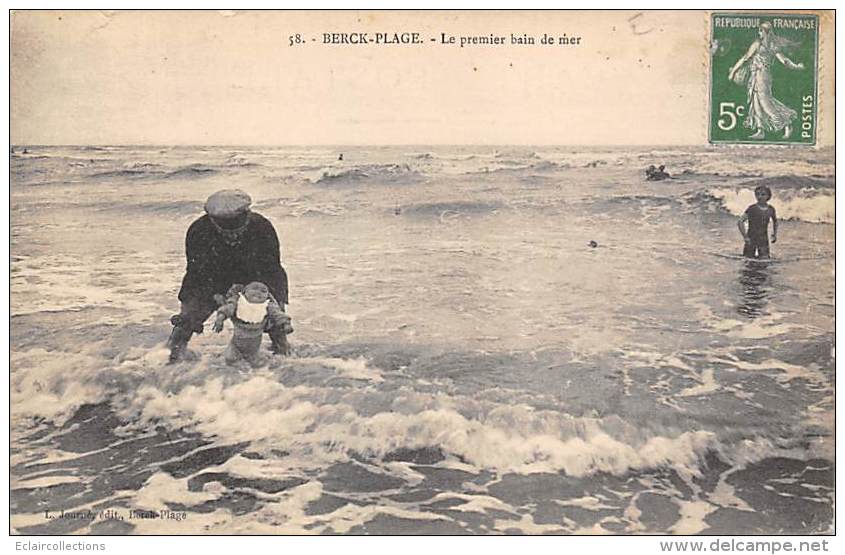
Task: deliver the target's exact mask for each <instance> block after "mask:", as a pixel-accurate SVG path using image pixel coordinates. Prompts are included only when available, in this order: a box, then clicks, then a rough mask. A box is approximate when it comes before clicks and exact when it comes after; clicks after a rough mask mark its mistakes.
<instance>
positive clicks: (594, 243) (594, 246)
mask: <svg viewBox="0 0 845 555" xmlns="http://www.w3.org/2000/svg"><path fill="white" fill-rule="evenodd" d="M587 244H588V245H590V247H591V248H596V247H598V246H599V244H598V243H596V242H595V241H590V242H589V243H587Z"/></svg>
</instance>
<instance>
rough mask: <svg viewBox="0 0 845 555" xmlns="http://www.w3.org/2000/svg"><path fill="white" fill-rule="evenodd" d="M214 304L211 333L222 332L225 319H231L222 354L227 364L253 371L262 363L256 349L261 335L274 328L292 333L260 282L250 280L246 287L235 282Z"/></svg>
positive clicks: (260, 354) (286, 319) (278, 307)
mask: <svg viewBox="0 0 845 555" xmlns="http://www.w3.org/2000/svg"><path fill="white" fill-rule="evenodd" d="M218 302H219V303H220V308H218V309H217V319H216V320H215V321H214V327H213V329H214V331H215V332H217V333H220V332H221V331H223V322H225V321H226V319H227V318H228V319H230V320H232V324H233V326H234V328H235V331H234V333H233V334H232V341H231V342H229V346H228V347H226V352H225V355H224V356H225V358H226V362H227V363H229V364H234V363H235V362H238V361H241V360H245V361H247V362H248V363H250V365H251V366H252V367H253V368H257V367H259V366H261V365H262V364H264V363H265V362H266V357H264V356H263V355H262V353H261V349H260V347H261V337H262V336H263V335H264V332H265V331H267V330H269V329H271V328H275V327H280V328H283V329H284V330H285V333H286V334H289V333H292V332H293V327H291V325H290V317H289V316H288V315H287V314H285V313H284V312H283V311H282V309H281V307H280V306H279V303H278V302H276V299H274V298H273V295H271V294H270V290H269V289H268V288H267V286H266V285H264V284H263V283H261V282H258V281H253V282H252V283H250V284H248V285H247V286H246V287H244V286H243V285H241V284H239V283H236V284H235V285H233V286H232V287H230V288H229V292H228V293H227V294H226V297H225V298H223V297H222V296H221V297H220V298H219V299H218Z"/></svg>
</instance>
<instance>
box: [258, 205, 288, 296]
mask: <svg viewBox="0 0 845 555" xmlns="http://www.w3.org/2000/svg"><path fill="white" fill-rule="evenodd" d="M262 219H263V221H262V222H261V223H260V225H261V229H260V239H259V241H258V244H257V245H256V250H255V262H254V264H255V273H256V275H257V280H258V281H261V282H263V283H264V284H266V285H267V287H268V288H269V289H270V293H272V295H273V297H274V298H275V299H276V300H277V301H278V302H279V304H280V305H281V306H282V307H284V305H286V304H287V303H288V278H287V273H285V270H284V268H282V263H281V246H280V245H279V237H278V235H276V230H275V229H274V228H273V224H271V223H270V222H269V221H268V220H266V219H264V218H262Z"/></svg>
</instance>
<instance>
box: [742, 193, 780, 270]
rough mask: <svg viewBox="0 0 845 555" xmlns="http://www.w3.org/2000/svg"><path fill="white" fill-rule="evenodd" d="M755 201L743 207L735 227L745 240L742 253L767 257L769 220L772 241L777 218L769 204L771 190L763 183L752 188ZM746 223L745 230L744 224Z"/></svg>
mask: <svg viewBox="0 0 845 555" xmlns="http://www.w3.org/2000/svg"><path fill="white" fill-rule="evenodd" d="M754 196H755V197H756V198H757V202H756V203H755V204H752V205H751V206H749V207H748V208H746V209H745V213H744V214H743V215H742V216H740V218H739V222H737V227H739V232H740V233H741V234H742V238H743V240H744V241H745V247H744V248H743V249H742V255H743V256H745V257H747V258H769V238H768V234H769V220H771V221H772V243H777V240H778V218H777V214H776V213H775V207H774V206H770V205H769V201H770V200H771V199H772V190H771V189H769V188H768V187H766V186H765V185H760V186H759V187H757V188H755V189H754ZM746 223H747V224H748V230H747V231H746V229H745V225H746Z"/></svg>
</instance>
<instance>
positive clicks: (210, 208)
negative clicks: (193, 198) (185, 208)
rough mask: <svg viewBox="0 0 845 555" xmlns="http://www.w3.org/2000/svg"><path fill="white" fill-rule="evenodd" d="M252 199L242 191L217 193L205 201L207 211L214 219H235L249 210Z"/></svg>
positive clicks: (226, 190) (234, 190) (232, 190)
mask: <svg viewBox="0 0 845 555" xmlns="http://www.w3.org/2000/svg"><path fill="white" fill-rule="evenodd" d="M250 204H252V199H251V198H250V197H249V195H248V194H246V193H244V192H243V191H241V190H240V189H223V190H222V191H217V192H216V193H214V194H213V195H211V196H210V197H208V200H207V201H205V211H206V212H207V213H208V215H209V216H211V217H212V218H233V217H235V216H238V215H240V214H243V213H244V212H247V211H248V210H249V205H250Z"/></svg>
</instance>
